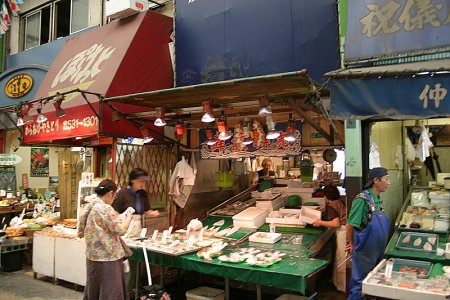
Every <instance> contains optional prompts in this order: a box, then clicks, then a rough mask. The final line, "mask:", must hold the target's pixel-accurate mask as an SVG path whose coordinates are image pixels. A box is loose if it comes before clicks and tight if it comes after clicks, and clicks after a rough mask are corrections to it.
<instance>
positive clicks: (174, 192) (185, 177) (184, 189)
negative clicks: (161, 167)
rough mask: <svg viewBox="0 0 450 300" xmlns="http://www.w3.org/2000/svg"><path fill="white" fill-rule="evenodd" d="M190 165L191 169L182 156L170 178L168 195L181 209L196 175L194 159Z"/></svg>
mask: <svg viewBox="0 0 450 300" xmlns="http://www.w3.org/2000/svg"><path fill="white" fill-rule="evenodd" d="M192 164H193V167H191V166H190V165H189V163H188V162H187V161H186V159H185V158H184V156H183V157H182V158H181V160H180V161H179V162H178V163H177V165H176V166H175V169H174V170H173V173H172V177H171V178H170V190H169V195H170V196H171V197H172V200H173V201H174V202H175V203H176V204H177V205H178V206H179V207H181V208H183V207H184V206H185V205H186V202H187V200H188V198H189V195H190V194H191V191H192V188H193V187H194V184H195V176H196V174H197V166H196V163H195V158H193V159H192Z"/></svg>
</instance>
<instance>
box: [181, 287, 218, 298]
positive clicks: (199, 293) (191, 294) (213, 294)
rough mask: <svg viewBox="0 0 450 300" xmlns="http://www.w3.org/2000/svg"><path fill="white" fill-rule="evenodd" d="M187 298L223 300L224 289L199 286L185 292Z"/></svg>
mask: <svg viewBox="0 0 450 300" xmlns="http://www.w3.org/2000/svg"><path fill="white" fill-rule="evenodd" d="M186 299H187V300H224V299H225V292H224V290H219V289H214V288H210V287H207V286H201V287H198V288H196V289H193V290H190V291H187V292H186Z"/></svg>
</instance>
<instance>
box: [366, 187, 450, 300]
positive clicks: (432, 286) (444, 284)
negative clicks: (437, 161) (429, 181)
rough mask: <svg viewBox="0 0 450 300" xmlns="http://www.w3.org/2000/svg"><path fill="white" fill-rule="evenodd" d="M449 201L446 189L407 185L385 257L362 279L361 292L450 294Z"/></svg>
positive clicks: (443, 296)
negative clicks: (406, 193) (449, 281)
mask: <svg viewBox="0 0 450 300" xmlns="http://www.w3.org/2000/svg"><path fill="white" fill-rule="evenodd" d="M436 195H439V198H438V199H437V200H436ZM436 201H437V202H436ZM449 204H450V192H449V191H448V190H445V189H442V188H440V187H434V188H433V189H432V188H428V187H413V188H411V189H410V191H409V193H408V196H407V197H406V199H405V201H404V205H403V207H402V210H401V211H400V213H399V216H398V218H397V220H396V222H395V232H394V234H393V235H392V237H391V239H390V241H389V243H388V245H387V248H386V259H384V260H383V261H381V262H380V263H379V264H378V266H376V268H375V269H374V270H373V271H372V272H371V273H370V274H369V275H368V276H367V278H366V279H365V280H364V282H363V292H364V293H365V294H367V295H371V296H377V297H388V298H395V299H412V298H416V297H426V299H447V298H448V297H449V296H450V287H449V284H448V280H449V277H450V275H449V271H450V270H448V266H449V265H450V252H448V251H449V246H448V245H449V231H448V230H449V219H450V218H449V208H450V206H449ZM445 271H447V273H446V272H445Z"/></svg>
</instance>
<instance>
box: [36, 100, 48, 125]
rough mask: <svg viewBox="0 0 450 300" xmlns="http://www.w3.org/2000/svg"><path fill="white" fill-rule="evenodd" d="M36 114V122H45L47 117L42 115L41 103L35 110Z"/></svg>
mask: <svg viewBox="0 0 450 300" xmlns="http://www.w3.org/2000/svg"><path fill="white" fill-rule="evenodd" d="M37 113H38V116H37V119H36V122H38V123H44V122H45V121H47V117H46V116H44V115H43V114H42V103H41V104H40V106H39V108H38V109H37Z"/></svg>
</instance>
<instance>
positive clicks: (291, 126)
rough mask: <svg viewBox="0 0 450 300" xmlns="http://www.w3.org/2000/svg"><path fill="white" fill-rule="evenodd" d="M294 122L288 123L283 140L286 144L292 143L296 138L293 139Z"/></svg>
mask: <svg viewBox="0 0 450 300" xmlns="http://www.w3.org/2000/svg"><path fill="white" fill-rule="evenodd" d="M295 130H296V129H295V122H294V121H292V120H289V121H288V125H287V128H286V135H285V136H284V140H285V141H286V142H294V141H295V140H296V139H297V138H296V137H295Z"/></svg>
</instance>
